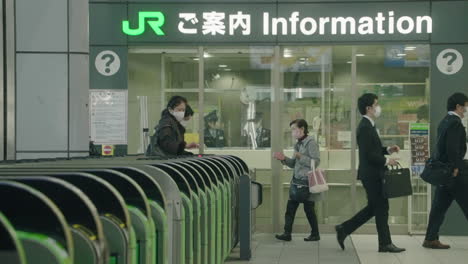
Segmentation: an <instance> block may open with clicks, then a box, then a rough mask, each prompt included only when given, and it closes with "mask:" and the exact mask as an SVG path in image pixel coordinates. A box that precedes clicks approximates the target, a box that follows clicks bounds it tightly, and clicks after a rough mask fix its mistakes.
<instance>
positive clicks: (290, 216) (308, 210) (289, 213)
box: [284, 200, 319, 236]
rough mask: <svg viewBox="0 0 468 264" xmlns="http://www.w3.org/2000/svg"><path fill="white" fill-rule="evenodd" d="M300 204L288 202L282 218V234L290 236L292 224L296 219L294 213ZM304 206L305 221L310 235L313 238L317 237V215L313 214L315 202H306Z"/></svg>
mask: <svg viewBox="0 0 468 264" xmlns="http://www.w3.org/2000/svg"><path fill="white" fill-rule="evenodd" d="M299 204H300V202H298V201H294V200H288V205H287V207H286V214H285V216H284V233H286V234H291V233H292V226H293V224H294V218H295V217H296V211H297V208H298V207H299ZM303 204H304V212H305V214H306V216H307V220H308V221H309V224H310V229H311V231H310V234H311V235H313V236H318V235H319V228H318V222H317V215H316V214H315V202H312V201H306V202H304V203H303Z"/></svg>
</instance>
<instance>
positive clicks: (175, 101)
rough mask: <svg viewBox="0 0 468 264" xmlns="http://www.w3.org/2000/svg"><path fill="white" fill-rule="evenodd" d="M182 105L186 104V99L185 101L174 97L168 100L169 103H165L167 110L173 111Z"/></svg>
mask: <svg viewBox="0 0 468 264" xmlns="http://www.w3.org/2000/svg"><path fill="white" fill-rule="evenodd" d="M182 103H185V104H187V99H185V97H182V96H178V95H176V96H173V97H171V99H169V102H168V103H167V108H170V109H174V108H176V107H177V106H179V105H180V104H182Z"/></svg>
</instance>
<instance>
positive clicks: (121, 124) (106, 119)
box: [89, 90, 128, 145]
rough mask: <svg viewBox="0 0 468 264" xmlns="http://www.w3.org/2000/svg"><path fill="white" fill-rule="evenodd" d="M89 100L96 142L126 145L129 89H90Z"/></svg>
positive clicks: (92, 130) (93, 134)
mask: <svg viewBox="0 0 468 264" xmlns="http://www.w3.org/2000/svg"><path fill="white" fill-rule="evenodd" d="M89 102H90V109H89V115H90V118H89V122H90V126H89V127H90V135H91V140H92V141H94V144H97V145H101V144H102V145H119V144H121V145H126V144H127V109H128V103H127V102H128V93H127V91H123V90H90V91H89Z"/></svg>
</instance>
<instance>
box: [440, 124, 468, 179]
mask: <svg viewBox="0 0 468 264" xmlns="http://www.w3.org/2000/svg"><path fill="white" fill-rule="evenodd" d="M437 133H438V136H439V140H438V141H437V151H438V153H437V154H438V156H437V158H438V159H439V160H440V161H443V162H448V163H450V164H452V165H453V167H454V168H458V169H460V170H462V169H464V163H463V158H464V157H465V154H466V131H465V127H463V124H462V122H461V119H460V118H459V117H458V116H455V115H447V116H446V117H445V118H444V119H443V120H442V121H441V122H440V124H439V127H438V129H437Z"/></svg>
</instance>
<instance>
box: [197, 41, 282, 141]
mask: <svg viewBox="0 0 468 264" xmlns="http://www.w3.org/2000/svg"><path fill="white" fill-rule="evenodd" d="M272 56H273V50H272V49H271V48H268V47H260V48H256V47H236V48H230V47H220V48H217V47H212V48H207V49H206V50H205V73H204V75H205V106H204V108H205V116H204V118H205V145H206V147H207V148H222V147H248V148H252V149H257V148H269V147H270V146H271V131H270V97H271V85H270V82H271V80H270V79H271V61H272Z"/></svg>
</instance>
